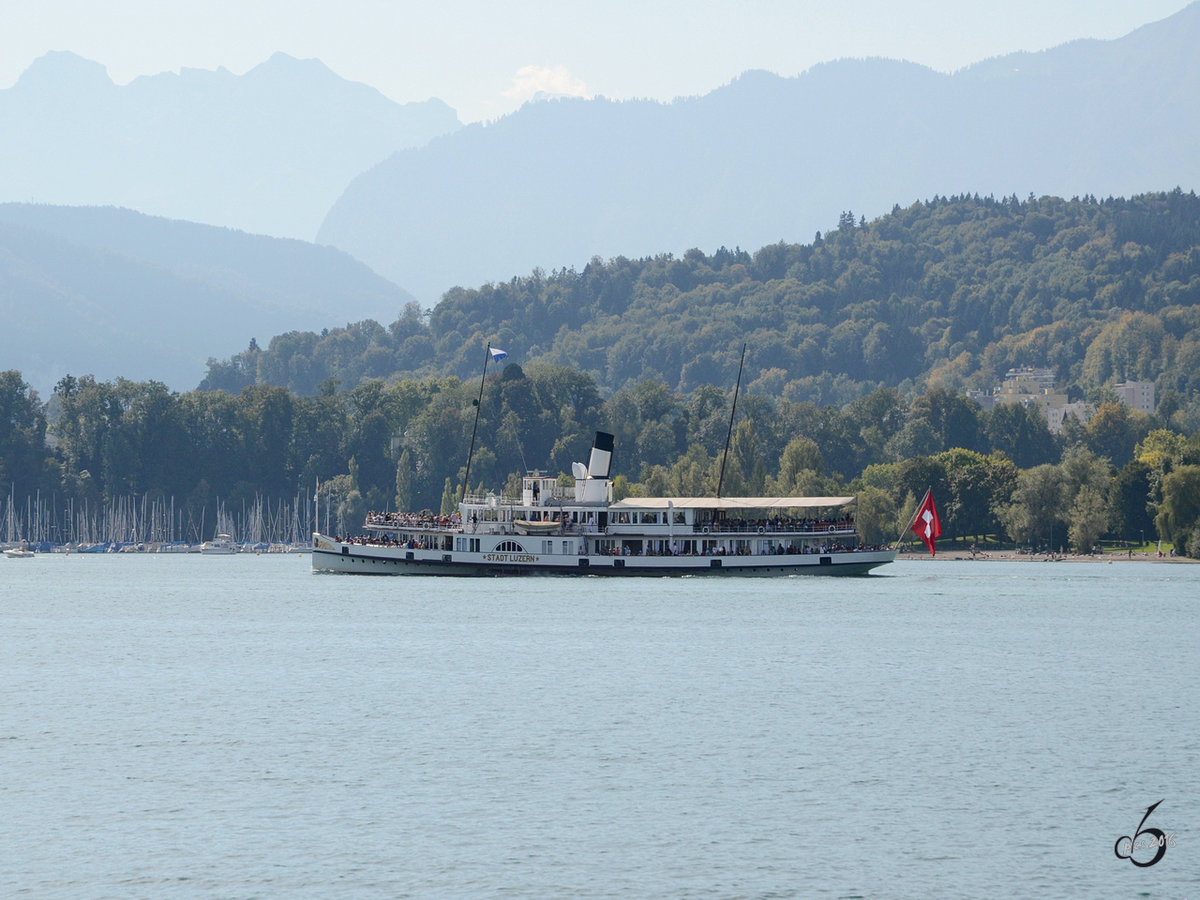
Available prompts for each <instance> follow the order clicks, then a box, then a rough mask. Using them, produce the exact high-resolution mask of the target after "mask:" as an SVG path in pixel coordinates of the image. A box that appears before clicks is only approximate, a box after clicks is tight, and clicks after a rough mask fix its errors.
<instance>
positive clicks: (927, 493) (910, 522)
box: [896, 487, 933, 544]
mask: <svg viewBox="0 0 1200 900" xmlns="http://www.w3.org/2000/svg"><path fill="white" fill-rule="evenodd" d="M932 493H933V488H932V487H927V488H925V494H924V496H922V497H921V500H920V502H919V503H918V504H917V505H916V507H915V508H914V509H913V514H912V518H911V519H909V520H908V524H907V525H905V526H904V527H903V528H901V529H900V534H899V536H898V537H897V538H896V543H897V544H898V543H900V541H902V540H911V538H905V537H904V536H905V535H906V534H908V533H909V532H910V531H911V530H912V527H913V522H915V521H917V516H918V515H919V514H920V512H921V510H922V509H924V508H925V501H926V500H928V499H929V496H930V494H932Z"/></svg>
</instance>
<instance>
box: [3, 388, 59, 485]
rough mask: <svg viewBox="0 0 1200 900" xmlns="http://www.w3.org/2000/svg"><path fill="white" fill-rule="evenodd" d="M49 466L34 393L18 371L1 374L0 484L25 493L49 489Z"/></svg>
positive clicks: (43, 420) (42, 420)
mask: <svg viewBox="0 0 1200 900" xmlns="http://www.w3.org/2000/svg"><path fill="white" fill-rule="evenodd" d="M49 464H50V456H49V453H48V451H47V449H46V414H45V412H44V411H43V410H42V404H41V403H40V402H39V400H38V395H37V391H35V390H34V389H33V388H31V387H30V386H29V385H28V384H27V383H26V382H25V381H24V379H22V378H21V373H20V372H17V371H15V370H13V369H10V370H8V371H6V372H0V484H3V485H4V486H5V487H6V488H8V489H9V490H10V491H14V492H15V491H20V492H21V493H24V494H31V493H33V492H35V491H37V490H39V489H41V488H43V487H50V478H49V475H50V472H49ZM18 496H19V495H18Z"/></svg>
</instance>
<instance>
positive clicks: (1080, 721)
mask: <svg viewBox="0 0 1200 900" xmlns="http://www.w3.org/2000/svg"><path fill="white" fill-rule="evenodd" d="M1198 613H1200V566H1190V565H1182V564H1157V563H1124V562H1121V563H1116V564H1104V563H1095V564H1085V563H1060V564H1053V563H1033V562H1025V563H1021V562H986V563H985V562H979V563H971V562H950V561H935V562H929V561H920V562H919V561H906V562H900V563H896V564H894V565H892V566H888V567H886V568H884V569H883V570H881V572H880V574H878V575H874V576H871V577H867V578H859V579H837V578H833V579H823V578H811V577H795V578H782V579H767V580H713V579H663V580H643V579H631V580H628V581H616V580H611V579H599V578H585V579H552V578H543V579H526V580H519V579H492V580H468V579H449V578H444V579H431V578H430V579H427V578H367V577H361V576H334V575H313V574H312V573H311V572H310V571H309V562H308V559H307V557H298V556H294V555H293V556H250V555H243V556H237V557H200V556H151V555H119V556H118V555H110V556H80V555H72V556H69V557H68V556H41V557H39V558H37V559H33V560H29V561H17V560H0V773H2V774H0V895H3V896H6V897H12V896H29V897H37V898H42V897H64V898H67V897H69V898H92V897H113V898H136V897H162V896H172V897H189V896H195V897H223V898H249V897H264V898H265V897H279V896H289V897H294V896H298V897H314V898H316V897H320V898H326V897H334V896H345V897H381V898H382V897H405V896H411V897H447V896H511V897H567V896H589V897H596V896H603V897H650V896H664V897H666V896H670V897H679V896H687V897H715V898H724V897H764V898H766V897H771V898H777V897H830V898H860V897H861V898H867V897H971V898H1003V897H1039V898H1043V897H1063V898H1104V897H1114V898H1116V897H1121V898H1125V897H1162V898H1173V900H1182V898H1186V897H1192V898H1197V897H1200V727H1198V726H1200V702H1198V700H1197V698H1198V697H1200V691H1198V689H1200V649H1198V648H1200V629H1198V628H1197V625H1198V624H1200V615H1198ZM1160 800H1161V801H1162V802H1161V804H1160V805H1159V806H1158V807H1157V808H1156V809H1155V810H1154V812H1153V813H1152V815H1151V816H1150V817H1149V818H1148V819H1147V820H1146V822H1145V826H1144V827H1147V828H1149V827H1157V828H1158V829H1161V830H1162V831H1163V832H1164V833H1165V834H1167V835H1169V836H1170V843H1169V845H1168V847H1167V849H1166V851H1165V854H1164V855H1163V857H1162V858H1161V859H1160V860H1159V862H1158V863H1157V864H1156V865H1154V866H1150V867H1137V866H1134V865H1132V864H1131V861H1130V860H1127V859H1119V858H1117V855H1116V853H1115V848H1114V844H1115V843H1116V841H1117V839H1118V838H1119V837H1121V836H1122V835H1130V836H1133V835H1134V834H1135V832H1136V831H1137V829H1138V826H1139V822H1140V820H1141V819H1142V817H1143V816H1144V815H1145V813H1146V809H1147V808H1148V807H1149V806H1150V805H1151V804H1153V803H1155V802H1156V801H1160ZM1145 838H1146V836H1145V835H1143V838H1142V839H1143V840H1144V839H1145ZM1152 856H1153V852H1148V851H1144V850H1138V851H1135V854H1134V858H1135V859H1140V860H1141V861H1143V862H1144V861H1147V860H1148V859H1150V858H1151V857H1152Z"/></svg>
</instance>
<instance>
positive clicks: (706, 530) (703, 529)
mask: <svg viewBox="0 0 1200 900" xmlns="http://www.w3.org/2000/svg"><path fill="white" fill-rule="evenodd" d="M700 531H701V532H703V533H704V534H708V526H707V525H705V526H704V527H703V528H701V529H700Z"/></svg>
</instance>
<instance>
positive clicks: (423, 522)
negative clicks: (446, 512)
mask: <svg viewBox="0 0 1200 900" xmlns="http://www.w3.org/2000/svg"><path fill="white" fill-rule="evenodd" d="M461 521H462V517H461V516H460V515H459V514H458V513H454V514H453V515H450V516H435V515H434V514H433V513H431V512H429V510H425V511H424V512H419V513H401V512H387V513H377V512H375V511H374V510H371V512H369V513H367V524H368V525H386V526H388V527H392V528H412V529H414V530H420V529H426V530H431V529H434V528H456V527H458V525H459V524H460V523H461Z"/></svg>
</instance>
